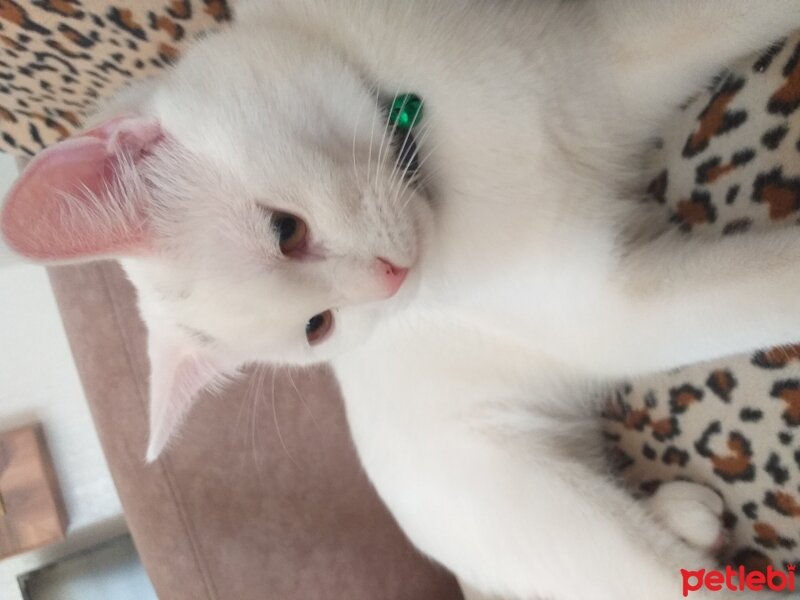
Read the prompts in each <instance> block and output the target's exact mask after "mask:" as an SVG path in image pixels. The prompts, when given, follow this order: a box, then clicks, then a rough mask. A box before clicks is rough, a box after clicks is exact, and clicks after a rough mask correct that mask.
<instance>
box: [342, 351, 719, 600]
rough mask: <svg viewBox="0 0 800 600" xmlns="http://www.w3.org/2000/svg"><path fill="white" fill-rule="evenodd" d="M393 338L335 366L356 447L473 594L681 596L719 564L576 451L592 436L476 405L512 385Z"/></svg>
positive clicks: (501, 407)
mask: <svg viewBox="0 0 800 600" xmlns="http://www.w3.org/2000/svg"><path fill="white" fill-rule="evenodd" d="M417 337H418V336H417ZM386 344H387V346H390V347H392V349H393V350H395V352H396V353H395V354H392V355H388V354H382V353H379V352H377V350H378V349H377V348H375V351H374V352H371V353H370V354H371V355H372V356H380V357H381V358H382V360H377V359H376V360H371V358H372V356H369V355H366V354H365V355H359V357H356V358H353V359H352V362H351V364H349V365H348V366H346V367H345V368H341V367H342V363H341V362H339V363H338V364H337V372H338V374H339V376H340V379H341V381H342V388H343V392H344V394H345V398H346V404H347V413H348V420H349V422H350V424H351V430H352V432H353V438H354V440H355V443H356V447H357V448H358V451H359V455H360V457H361V459H362V462H363V464H364V466H365V468H366V470H367V472H368V474H369V475H370V478H371V479H372V481H373V483H374V484H375V486H376V489H377V490H378V492H379V493H380V495H381V497H382V498H383V499H384V501H385V502H386V504H387V505H388V507H389V508H390V510H391V511H392V513H393V514H394V516H395V518H396V519H397V520H398V522H399V524H400V526H401V527H402V528H403V530H404V531H405V532H406V534H407V535H408V536H409V538H410V539H411V540H412V541H413V542H414V543H415V544H416V545H417V547H419V548H420V549H421V550H422V551H423V552H425V553H426V554H428V555H430V556H431V557H433V558H434V559H436V560H437V561H439V562H441V563H442V564H444V565H445V566H446V567H448V568H449V569H450V570H451V571H453V572H454V573H455V574H456V575H457V576H458V577H459V578H460V579H462V580H463V581H464V582H466V583H467V585H468V586H470V588H472V589H473V590H475V591H476V592H479V593H481V594H483V595H484V596H487V597H492V596H497V597H500V598H513V599H516V600H520V599H521V600H527V599H530V600H537V599H540V598H541V599H547V600H576V599H582V598H591V599H592V600H643V599H647V600H676V599H677V598H679V597H680V593H681V582H682V580H681V573H680V569H681V568H686V569H691V570H695V569H699V568H704V567H708V566H709V565H710V564H711V559H710V557H709V556H708V554H707V553H706V552H703V551H700V550H698V549H696V548H693V547H691V546H689V545H688V544H686V543H685V542H683V541H682V540H680V539H679V538H678V537H677V536H675V535H673V534H672V533H671V532H669V531H667V530H666V529H665V528H664V527H663V526H662V525H660V524H659V523H658V521H657V519H656V517H655V515H653V514H651V513H650V512H649V510H648V508H647V506H646V504H645V503H643V502H640V501H637V500H635V499H634V498H633V497H631V496H630V495H629V494H628V493H627V492H625V491H624V490H622V489H621V488H619V487H618V486H617V485H616V484H615V483H614V482H613V481H612V480H611V479H610V478H608V477H606V476H605V475H602V474H600V473H598V472H597V471H596V470H594V469H593V468H590V467H589V466H587V465H585V464H583V463H582V462H581V461H579V460H578V459H576V458H574V456H572V455H571V454H570V452H571V451H570V448H571V447H572V446H573V445H575V446H582V445H584V444H585V443H586V442H585V436H580V439H579V440H576V439H571V437H570V436H571V434H569V433H564V428H563V427H562V426H560V425H559V423H557V422H554V421H552V420H550V419H549V418H545V417H541V416H538V415H537V414H535V413H534V412H533V411H531V410H528V409H525V408H522V407H523V406H525V405H526V404H529V403H528V402H526V401H524V400H521V401H519V402H514V401H508V402H494V401H492V402H482V401H481V400H480V395H481V394H482V393H484V394H485V393H487V392H488V391H489V390H490V389H495V390H498V389H503V388H507V387H508V383H509V382H508V381H505V380H504V379H499V380H496V379H495V380H492V379H491V377H492V375H491V373H490V372H489V370H488V369H485V368H482V367H481V365H477V364H471V363H469V364H465V363H462V362H460V361H455V360H454V357H452V356H451V355H446V354H442V353H440V352H437V351H435V350H434V351H433V352H430V353H429V352H428V350H429V349H431V348H432V347H435V345H436V343H435V342H434V341H432V340H430V339H428V340H426V341H425V343H423V344H422V346H421V347H420V346H419V342H418V340H417V338H415V343H414V344H409V348H405V347H404V346H403V345H402V344H400V343H399V342H397V341H396V340H391V341H387V342H386ZM410 346H415V349H414V350H412V351H411V352H406V351H405V350H407V349H411V348H410ZM462 354H463V353H462ZM437 357H438V358H437ZM443 357H444V358H443ZM412 363H413V364H412ZM493 370H494V369H492V371H493ZM500 374H501V375H502V371H501V372H500ZM570 401H571V400H569V399H564V400H563V402H564V403H568V402H570ZM559 431H561V432H562V433H561V434H560V433H558V432H559ZM586 435H588V434H586ZM598 444H599V441H598ZM697 597H698V598H702V596H700V595H698V596H697ZM716 597H718V598H719V599H720V600H722V599H723V598H724V596H719V595H718V596H716Z"/></svg>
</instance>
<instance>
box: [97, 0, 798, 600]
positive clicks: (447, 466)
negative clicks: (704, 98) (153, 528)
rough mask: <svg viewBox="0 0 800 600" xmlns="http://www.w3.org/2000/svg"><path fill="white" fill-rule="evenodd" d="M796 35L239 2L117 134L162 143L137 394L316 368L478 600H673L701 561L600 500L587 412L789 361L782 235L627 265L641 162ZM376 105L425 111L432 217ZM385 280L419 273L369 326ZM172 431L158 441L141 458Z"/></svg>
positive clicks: (133, 103)
mask: <svg viewBox="0 0 800 600" xmlns="http://www.w3.org/2000/svg"><path fill="white" fill-rule="evenodd" d="M798 26H800V1H798V0H769V1H764V0H670V1H666V0H597V1H595V2H586V1H578V0H576V1H571V2H567V1H555V0H538V1H532V0H531V1H518V2H504V1H497V2H488V1H480V0H468V1H466V0H465V1H462V2H452V3H446V2H429V1H423V0H406V1H403V2H398V1H392V0H348V1H344V0H335V1H331V0H263V1H251V2H249V3H244V2H243V3H242V6H241V8H240V10H239V14H238V24H237V25H235V26H234V27H233V28H232V29H230V30H229V31H226V32H223V33H221V34H219V35H214V36H211V37H209V38H208V39H207V40H205V41H203V42H202V43H199V44H198V45H197V46H196V47H195V48H194V49H193V50H192V51H190V52H189V54H188V56H187V57H186V59H185V60H184V61H182V62H181V63H180V64H179V65H178V67H177V68H176V69H175V70H174V71H173V72H172V73H171V74H170V75H169V76H168V77H167V78H166V79H165V80H164V81H163V82H157V83H155V84H149V85H147V86H143V87H140V88H138V89H137V90H135V91H134V92H133V93H132V94H129V95H128V96H126V97H124V98H123V99H122V100H121V101H120V102H121V104H117V105H115V107H114V109H113V110H114V111H116V112H124V111H131V112H135V113H138V114H144V115H147V116H148V117H155V118H156V119H157V120H158V121H159V123H160V124H161V126H162V127H163V129H164V131H165V132H166V133H167V136H168V139H167V141H166V142H164V143H162V144H161V145H159V146H157V147H156V148H155V149H154V150H153V152H152V154H151V155H149V156H148V157H147V159H146V160H143V161H142V162H141V164H140V165H139V166H138V167H137V168H138V171H139V173H138V175H136V177H139V178H141V179H140V180H138V181H139V183H140V184H141V183H142V182H144V183H143V184H144V185H146V186H147V188H148V190H149V191H148V193H149V195H150V200H149V205H150V206H151V210H150V213H151V214H150V218H151V220H152V223H153V230H154V231H155V239H156V242H157V248H158V250H157V252H156V253H155V254H154V255H153V256H145V257H127V258H125V259H124V260H123V264H124V266H125V268H126V270H127V272H128V274H129V276H130V278H131V279H132V280H133V281H134V282H135V283H136V285H137V287H138V289H139V293H140V298H141V301H140V304H141V309H142V313H143V316H144V318H145V320H146V322H147V323H148V326H149V330H150V335H151V360H152V361H153V368H154V393H156V394H158V393H159V390H162V392H161V393H163V390H170V389H172V388H171V387H170V386H171V385H172V384H174V381H173V379H174V372H172V371H170V369H173V370H174V369H178V367H177V366H176V365H177V364H178V363H180V362H181V360H183V358H185V357H186V356H194V357H195V358H196V360H195V363H194V364H195V375H196V374H197V373H198V372H199V373H201V374H200V376H199V378H200V380H202V381H207V380H210V379H214V378H215V376H216V375H217V374H218V373H222V372H226V371H229V370H231V369H233V368H234V367H235V366H237V365H239V364H241V363H242V362H244V361H250V360H264V361H272V362H277V363H291V364H298V363H300V364H305V363H309V362H315V361H319V360H329V361H331V362H332V364H333V367H334V369H335V371H336V374H337V377H338V380H339V382H340V384H341V388H342V391H343V394H344V398H345V402H346V407H347V415H348V420H349V423H350V427H351V430H352V434H353V438H354V440H355V444H356V446H357V448H358V452H359V456H360V457H361V460H362V462H363V465H364V467H365V469H366V471H367V472H368V474H369V476H370V478H371V479H372V481H373V482H374V484H375V486H376V488H377V490H378V492H379V493H380V495H381V497H382V498H383V499H384V501H385V502H386V504H387V505H388V506H389V508H390V509H391V511H392V513H393V514H394V516H395V517H396V518H397V520H398V521H399V523H400V525H401V526H402V528H403V529H404V531H405V532H406V533H407V535H408V536H409V537H410V539H411V540H412V541H413V542H414V543H415V544H416V545H417V546H418V547H419V548H420V549H421V550H422V551H423V552H425V553H427V554H428V555H430V556H431V557H433V558H434V559H436V560H437V561H439V562H441V563H442V564H444V565H445V566H447V567H448V568H449V569H451V570H452V571H453V572H455V573H456V574H457V575H458V576H459V577H460V578H461V579H462V580H464V581H465V582H467V583H468V584H469V586H470V587H472V588H475V589H476V590H480V593H486V594H487V595H500V596H503V597H505V598H517V599H525V600H531V599H534V598H541V599H554V600H577V599H590V600H674V599H676V598H679V597H680V574H679V569H680V568H682V567H684V568H698V567H699V566H701V565H704V564H706V563H709V561H710V559H709V558H708V557H707V556H706V554H705V553H704V552H703V551H701V550H698V549H696V548H694V547H692V546H690V545H688V544H687V543H685V542H683V541H682V540H681V539H679V538H678V536H677V535H676V534H674V533H671V532H670V531H668V530H667V529H666V528H665V527H664V526H663V525H660V524H658V523H657V521H656V517H657V516H658V515H657V513H659V512H660V511H663V512H664V513H666V514H669V511H670V509H669V506H667V505H669V502H666V503H664V502H662V503H661V504H662V505H665V506H662V508H661V509H659V507H658V506H653V505H652V504H651V505H650V506H649V507H648V505H646V504H643V503H640V502H638V501H636V500H634V499H633V498H632V497H631V496H630V495H628V494H627V493H626V492H625V491H623V490H622V489H620V488H619V487H618V486H617V485H616V484H615V483H614V482H613V481H612V480H611V479H610V478H609V477H608V476H607V475H606V470H605V469H604V468H603V467H601V466H600V458H599V456H598V448H599V441H598V438H597V434H596V431H595V428H596V423H595V419H594V407H593V399H594V398H595V392H596V391H597V390H598V389H601V388H602V387H603V386H604V385H605V384H607V383H608V382H610V381H612V380H613V379H614V378H617V377H621V376H632V375H638V374H641V373H649V372H652V371H656V370H661V369H667V368H672V367H675V366H678V365H681V364H684V363H689V362H694V361H700V360H705V359H711V358H714V357H718V356H722V355H725V354H732V353H736V352H742V351H747V350H752V349H754V348H757V347H762V346H768V345H774V344H780V343H786V342H791V341H794V340H796V338H797V337H798V336H800V310H798V306H797V298H798V297H800V270H798V266H797V265H798V264H800V235H798V233H797V232H796V231H793V230H791V229H787V230H785V231H776V232H771V233H770V234H769V237H767V236H759V235H758V234H754V235H751V236H748V237H747V238H740V237H735V238H729V239H723V240H705V239H702V238H695V239H691V240H684V239H678V238H677V237H676V236H674V235H671V234H662V235H656V236H647V235H645V236H640V235H637V233H638V232H639V231H640V230H642V229H643V228H646V227H649V225H647V224H648V223H650V222H651V220H650V216H649V215H647V214H645V213H644V211H645V208H644V207H643V205H641V204H640V203H638V202H636V195H635V192H636V190H637V189H639V186H640V184H641V182H642V180H643V179H642V178H643V172H644V161H643V160H642V156H643V155H644V153H645V151H646V146H647V140H648V139H649V138H650V136H652V135H654V134H655V132H656V131H657V128H658V126H659V125H661V124H662V123H663V121H664V119H665V118H666V117H667V115H668V114H669V112H670V111H672V110H673V109H674V108H675V107H676V106H677V105H678V104H679V103H680V102H681V101H683V100H684V99H685V98H686V97H688V96H689V95H690V94H691V93H692V92H693V91H695V90H696V89H698V88H699V87H700V86H701V85H702V84H704V83H705V82H707V81H708V79H709V78H710V77H711V76H712V75H713V74H714V73H715V72H716V71H717V70H719V68H720V67H721V66H722V65H724V64H725V63H728V62H730V61H732V60H733V59H735V58H736V57H738V56H739V55H742V54H744V53H746V52H750V51H753V50H756V49H758V48H761V47H763V46H765V45H767V44H768V43H769V42H770V41H772V40H773V39H774V38H777V37H780V36H781V35H783V34H785V33H786V32H788V31H789V30H790V29H792V28H794V27H798ZM376 88H377V89H378V90H379V92H380V94H382V95H383V97H386V96H388V97H391V96H392V95H394V94H396V93H398V92H408V91H413V92H416V93H418V94H420V95H421V96H422V97H423V98H424V101H425V114H424V118H423V121H424V122H423V124H422V125H421V126H420V130H419V134H418V140H417V141H418V143H419V146H420V154H421V157H422V159H423V165H422V169H421V173H420V176H421V177H424V178H425V179H426V182H425V183H426V185H425V189H423V188H422V187H420V188H416V187H414V186H408V187H406V188H405V190H404V191H403V190H401V188H403V187H404V180H403V179H402V177H399V176H398V174H397V173H393V169H392V167H393V166H394V158H393V157H389V158H387V155H388V154H389V151H388V147H386V146H384V143H383V134H384V131H383V129H384V122H385V119H384V117H383V114H382V113H381V112H380V109H379V107H378V104H377V102H376V97H375V93H376ZM128 176H129V177H130V176H131V175H130V174H129V175H128ZM124 183H125V182H124V181H123V182H122V184H124ZM401 191H403V193H400V192H401ZM258 203H260V204H262V205H263V206H265V207H267V208H268V209H280V210H285V211H288V212H292V213H295V214H298V215H300V216H302V217H303V218H304V219H305V220H306V221H307V222H308V224H309V228H310V230H311V232H312V236H313V237H314V238H315V239H316V240H317V241H318V242H319V253H320V256H322V257H324V258H323V259H322V260H317V261H305V262H299V263H298V262H292V261H287V260H286V259H285V258H282V257H281V256H280V254H279V252H278V251H277V244H276V241H275V235H274V232H273V231H272V230H271V227H270V224H269V219H268V218H266V217H265V215H264V214H263V212H262V210H261V209H259V208H258V207H257V204H258ZM378 256H381V257H384V258H388V259H389V260H391V261H392V262H394V263H396V264H399V265H402V266H410V267H411V271H410V274H409V277H408V280H407V281H406V283H405V285H404V286H403V287H402V288H401V290H400V292H399V293H398V294H397V295H396V296H395V297H393V298H391V299H389V300H385V301H382V302H374V300H375V299H376V297H377V296H376V294H377V295H379V293H378V292H376V289H375V273H374V259H375V257H378ZM329 308H333V309H336V313H335V321H336V322H335V329H334V332H333V335H332V336H331V337H330V339H328V340H326V341H324V342H323V343H322V344H320V345H319V346H318V347H310V346H309V345H308V344H307V343H306V341H305V334H304V324H305V322H306V321H307V320H308V319H309V317H311V316H312V315H314V314H316V313H318V312H320V311H323V310H326V309H329ZM194 330H197V331H199V332H202V333H201V334H199V335H198V334H197V333H192V332H193V331H194ZM187 332H188V333H187ZM154 347H155V348H156V349H155V350H154V349H153V348H154ZM165 348H166V350H165ZM159 378H161V379H163V380H164V381H163V382H162V381H161V379H159ZM159 382H161V383H159ZM182 390H183V393H184V395H188V396H191V395H192V394H193V393H194V391H196V386H191V385H188V387H187V386H184V388H182ZM173 391H174V389H173ZM170 411H172V412H171V413H170ZM184 411H185V408H183V407H180V408H178V409H170V407H169V406H168V405H167V406H164V405H163V403H162V406H161V408H160V409H158V410H156V411H155V417H154V428H155V431H154V441H153V445H152V446H151V451H152V454H153V455H155V454H156V453H157V452H158V451H160V449H161V448H162V447H163V445H164V444H165V443H166V439H167V437H168V434H169V432H170V430H171V428H172V427H173V426H174V425H175V423H177V421H178V420H179V419H180V418H181V416H182V414H183V413H184ZM164 419H166V420H167V421H168V422H169V425H168V426H167V427H164V428H162V429H161V430H159V423H160V422H161V421H163V420H164ZM689 496H691V494H689ZM683 501H684V502H690V500H685V498H684V500H683ZM679 505H680V504H679ZM684 505H687V504H684ZM665 520H666V521H669V517H665ZM673 527H675V529H676V530H677V531H678V533H680V530H681V525H680V524H678V525H675V524H673ZM698 527H701V525H698ZM687 535H688V533H687ZM698 543H699V542H698ZM742 596H743V594H736V597H742ZM697 597H700V596H699V595H698V596H697ZM709 597H715V598H725V597H727V596H726V595H725V593H723V592H721V593H717V594H714V595H711V596H709Z"/></svg>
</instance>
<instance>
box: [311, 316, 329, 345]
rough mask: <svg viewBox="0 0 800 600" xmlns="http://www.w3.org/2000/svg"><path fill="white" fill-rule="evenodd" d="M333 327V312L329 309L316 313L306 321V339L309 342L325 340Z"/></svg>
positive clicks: (314, 342) (315, 342)
mask: <svg viewBox="0 0 800 600" xmlns="http://www.w3.org/2000/svg"><path fill="white" fill-rule="evenodd" d="M332 327H333V313H332V312H331V311H329V310H326V311H325V312H321V313H319V314H318V315H314V316H313V317H311V318H310V319H309V320H308V323H306V339H308V343H309V344H317V343H319V342H321V341H322V340H324V339H325V338H326V337H327V335H328V333H330V331H331V328H332Z"/></svg>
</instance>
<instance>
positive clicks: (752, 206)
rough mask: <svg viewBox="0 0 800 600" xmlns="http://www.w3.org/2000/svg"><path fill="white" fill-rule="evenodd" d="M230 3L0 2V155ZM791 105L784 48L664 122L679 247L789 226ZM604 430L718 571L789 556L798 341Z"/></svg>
mask: <svg viewBox="0 0 800 600" xmlns="http://www.w3.org/2000/svg"><path fill="white" fill-rule="evenodd" d="M229 4H230V3H229V2H227V1H226V0H128V1H127V2H119V1H110V0H109V1H105V0H24V1H23V0H0V150H2V151H5V152H10V153H14V154H18V155H23V156H24V155H32V154H35V153H36V152H37V151H39V150H40V149H42V148H43V147H45V146H47V145H48V144H51V143H53V142H55V141H57V140H59V139H62V138H64V137H66V136H68V135H69V134H70V133H72V132H74V131H75V130H76V129H78V128H79V127H80V123H81V119H82V118H83V117H84V115H86V114H87V112H89V111H91V110H92V108H93V107H94V106H95V105H96V104H97V102H98V101H100V100H102V99H103V98H105V97H107V96H108V95H110V94H112V93H113V92H114V91H115V90H116V89H117V88H119V87H120V86H122V85H124V84H125V82H127V81H128V80H130V79H138V78H142V77H146V76H149V75H153V74H155V73H158V72H159V71H160V70H162V69H163V68H164V67H166V66H167V65H169V64H170V63H172V62H173V61H174V60H175V59H176V58H177V57H178V55H179V54H180V52H181V50H182V48H183V47H184V45H185V44H186V43H187V42H189V41H191V40H192V39H193V38H194V37H195V36H196V35H197V34H198V33H199V32H202V31H204V30H206V29H208V28H210V27H214V26H217V25H218V24H219V23H220V22H222V21H225V20H227V19H229V18H230V6H229ZM798 106H800V37H794V38H792V39H790V40H785V41H784V42H782V43H781V44H779V45H778V46H776V47H775V48H774V49H773V50H771V51H770V52H768V53H766V54H764V55H763V56H758V57H754V58H751V59H748V60H745V61H743V62H742V63H741V64H740V65H739V66H738V67H736V68H735V69H733V70H732V71H731V73H730V74H729V75H726V76H725V77H723V78H722V79H721V80H720V81H719V83H718V84H717V85H716V87H714V88H713V89H711V90H709V91H708V92H706V93H703V94H701V95H700V96H699V97H698V98H696V99H695V100H694V101H693V102H691V103H689V105H688V106H687V107H686V108H685V110H684V111H683V112H682V113H681V114H680V115H679V116H677V117H676V119H675V121H674V122H673V123H672V124H671V126H670V127H669V128H668V129H667V131H668V132H669V133H668V135H667V136H666V137H665V138H664V140H663V144H662V146H661V150H660V151H659V157H658V160H659V161H660V164H662V165H665V168H664V170H663V171H662V172H661V174H660V175H659V176H658V177H657V178H656V179H655V180H654V181H653V182H652V184H651V185H650V189H649V192H650V195H651V197H652V201H653V202H658V203H660V204H662V205H663V206H664V208H665V211H666V213H667V216H665V218H668V219H669V220H670V221H671V222H672V223H673V224H674V226H675V227H678V228H679V229H681V230H682V231H684V232H686V234H687V235H697V234H703V235H747V232H749V231H753V230H756V229H760V228H765V227H785V226H790V225H794V224H795V223H797V222H798V220H800V212H799V211H800V156H799V155H798V153H799V152H800V111H798V110H797V109H798ZM798 235H800V232H798ZM798 268H800V267H798ZM798 306H799V307H800V299H799V302H798ZM799 310H800V308H799ZM799 338H800V336H799ZM605 425H606V434H607V437H608V438H609V440H611V445H612V447H613V450H614V454H615V455H616V458H617V459H618V461H619V463H620V464H621V467H622V474H623V476H624V477H625V478H626V479H627V480H628V481H629V482H631V483H632V484H634V485H635V486H638V487H639V488H641V489H642V490H643V491H645V492H648V491H652V490H653V489H654V488H655V487H656V486H657V485H658V483H659V482H660V481H665V480H671V479H689V480H693V481H697V482H701V483H705V484H707V485H709V486H711V487H713V488H714V489H716V490H717V491H718V492H719V493H720V494H721V495H722V497H723V498H724V499H725V502H726V504H727V507H728V513H727V515H726V526H727V527H728V529H729V531H730V533H731V538H732V544H731V550H730V552H729V554H728V556H727V557H726V558H727V559H728V560H729V561H731V562H734V563H741V564H746V565H747V566H748V567H750V568H763V567H765V565H767V564H773V565H774V566H779V565H781V564H785V563H788V562H798V561H799V560H800V547H798V542H800V472H799V471H798V469H799V468H800V345H798V346H796V347H790V348H783V349H775V350H769V351H764V352H758V353H755V354H753V355H752V356H739V357H733V358H729V359H725V360H720V361H717V362H715V363H713V364H707V365H698V366H693V367H689V368H685V369H682V370H679V371H676V372H673V373H669V374H663V375H658V376H654V377H648V378H646V379H643V380H641V381H635V382H631V383H630V384H629V385H628V386H626V387H625V388H624V389H622V390H620V391H619V393H618V394H617V395H616V397H615V398H614V399H613V400H612V401H611V402H610V404H609V409H608V411H607V414H606V419H605Z"/></svg>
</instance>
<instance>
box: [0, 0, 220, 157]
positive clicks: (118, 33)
mask: <svg viewBox="0 0 800 600" xmlns="http://www.w3.org/2000/svg"><path fill="white" fill-rule="evenodd" d="M230 16H231V14H230V7H229V2H228V0H128V1H127V2H116V1H111V0H0V151H2V152H7V153H11V154H16V155H20V156H30V155H33V154H35V153H36V152H38V151H39V150H41V149H42V148H44V147H45V146H47V145H49V144H52V143H53V142H56V141H58V140H60V139H63V138H65V137H67V136H68V135H70V134H71V133H73V132H74V131H75V130H76V129H78V128H79V127H80V124H81V121H82V119H83V118H84V117H85V116H86V115H87V113H89V112H91V110H92V109H93V108H94V107H95V105H96V104H97V102H98V101H99V100H102V99H103V98H105V97H107V96H109V95H111V94H112V93H113V92H115V91H116V90H118V89H119V88H120V87H121V86H122V85H124V84H125V83H126V82H127V81H129V80H131V79H133V78H143V77H147V76H150V75H153V74H155V73H157V72H158V71H160V70H161V69H163V68H164V67H166V66H167V65H169V64H171V63H172V62H174V61H175V59H176V58H177V57H178V55H179V54H180V52H181V50H182V48H183V46H184V45H185V44H186V43H188V42H190V41H191V40H192V39H194V38H195V37H196V36H197V34H198V33H200V32H203V31H205V30H207V29H209V28H211V27H214V26H217V25H218V24H219V23H220V22H222V21H226V20H228V19H230Z"/></svg>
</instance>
